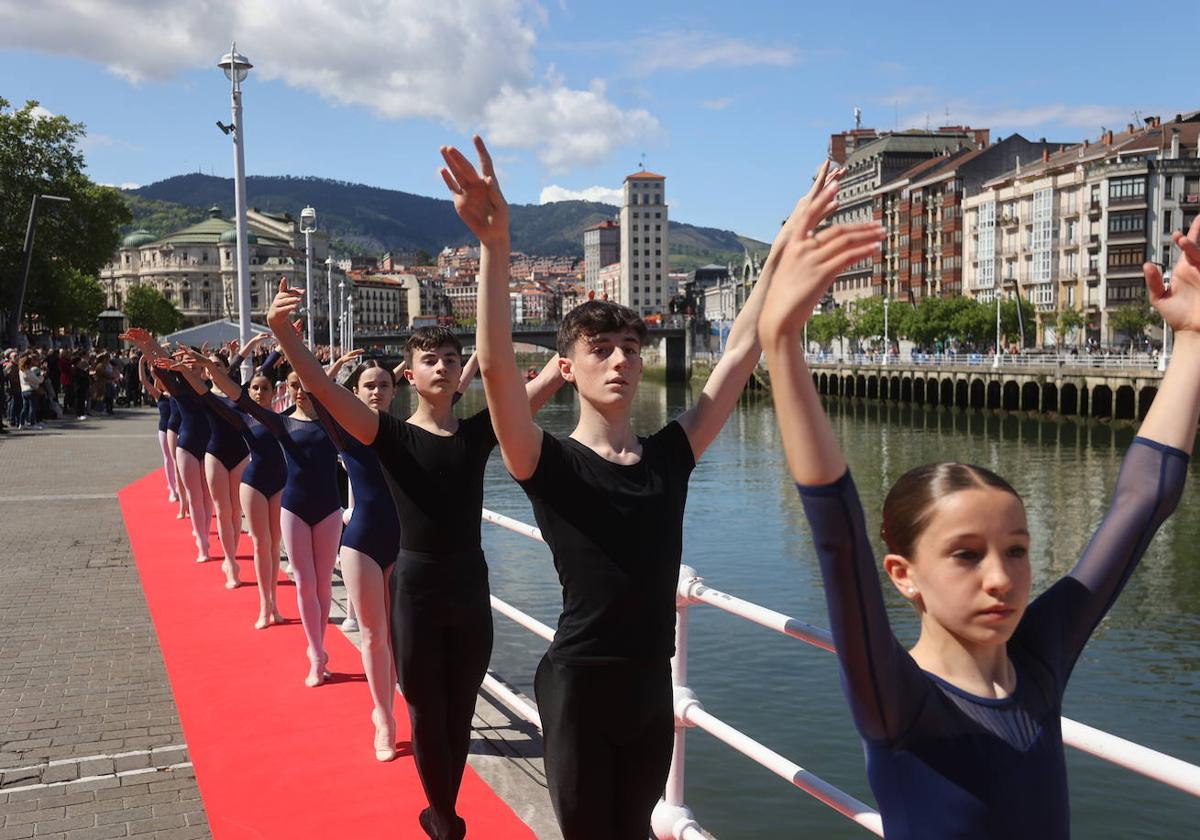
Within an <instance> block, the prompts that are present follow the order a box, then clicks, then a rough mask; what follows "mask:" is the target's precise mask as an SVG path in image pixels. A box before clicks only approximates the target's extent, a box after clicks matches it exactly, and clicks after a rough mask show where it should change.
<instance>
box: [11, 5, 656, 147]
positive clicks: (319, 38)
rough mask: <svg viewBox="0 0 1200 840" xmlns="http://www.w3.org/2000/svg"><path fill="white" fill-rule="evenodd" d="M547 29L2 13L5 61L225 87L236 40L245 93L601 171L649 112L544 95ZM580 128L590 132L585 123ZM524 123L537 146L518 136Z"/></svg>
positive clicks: (143, 11)
mask: <svg viewBox="0 0 1200 840" xmlns="http://www.w3.org/2000/svg"><path fill="white" fill-rule="evenodd" d="M545 19H546V18H545V10H544V8H543V7H542V6H541V5H540V4H539V3H537V2H536V0H439V2H437V3H430V2H428V0H366V2H360V3H346V4H342V3H338V4H333V3H330V2H329V1H328V0H291V2H289V3H279V2H275V0H206V2H200V3H178V2H170V0H139V2H128V0H124V1H122V0H89V2H79V0H41V2H38V3H29V2H25V0H0V48H5V47H9V48H19V49H32V50H38V51H41V52H49V53H56V54H60V55H69V56H74V57H81V58H84V59H88V60H91V61H95V62H98V63H100V64H103V65H104V66H106V67H107V68H108V69H109V70H110V71H112V72H113V73H115V74H117V75H119V76H121V77H123V78H125V79H128V80H129V81H131V82H134V83H140V82H146V81H160V80H165V79H169V78H172V77H173V76H175V75H176V74H178V73H179V72H180V71H183V70H189V69H194V68H208V69H211V71H212V73H213V74H215V75H217V78H218V79H219V78H220V77H219V72H218V71H217V69H216V67H215V64H216V61H217V59H218V58H219V57H220V55H221V54H222V53H224V52H226V51H227V50H228V49H229V46H228V44H229V41H230V38H231V33H236V34H237V38H238V43H239V50H240V51H241V52H244V53H245V54H246V55H247V56H248V57H249V59H250V60H251V61H252V62H253V63H254V64H255V68H254V70H253V71H252V75H251V84H253V80H254V79H255V78H258V79H278V80H281V81H283V82H285V83H286V84H288V85H290V86H292V87H295V88H298V89H301V90H307V91H311V92H313V93H315V94H317V95H319V96H321V97H323V98H324V99H326V100H329V101H331V102H337V103H341V104H347V105H357V106H363V107H366V108H369V109H370V110H372V111H374V112H375V113H377V114H379V115H381V116H383V117H386V118H391V119H406V118H424V119H434V120H441V121H445V122H447V123H449V124H451V125H453V126H454V127H455V128H457V129H459V130H470V129H473V128H477V127H479V126H480V125H481V124H482V126H483V127H485V128H487V129H489V130H493V131H496V132H498V133H499V134H500V135H502V136H503V138H505V139H501V137H495V136H494V137H492V138H491V139H492V142H493V143H496V144H497V145H513V146H518V147H521V148H533V149H535V150H536V151H537V153H538V156H539V157H540V158H541V159H542V160H543V161H547V162H548V165H551V166H553V167H555V168H556V169H565V168H568V167H570V166H572V165H575V164H579V163H591V162H595V161H596V160H598V159H599V158H601V157H603V156H604V155H606V154H608V152H609V151H611V150H612V149H613V148H614V147H615V146H616V145H619V144H621V143H627V142H630V141H632V140H633V139H635V138H639V137H640V133H641V132H646V131H651V132H652V131H654V130H656V129H657V126H658V124H657V122H656V121H655V120H654V118H653V117H651V116H650V115H649V114H647V113H646V112H645V111H639V110H632V111H626V110H623V109H622V108H620V107H619V106H618V105H616V104H614V103H613V102H611V101H610V100H609V99H608V98H607V96H606V94H605V92H604V88H603V86H602V85H599V86H598V85H596V84H594V83H593V85H592V86H591V87H589V88H587V89H582V90H580V89H574V88H571V87H569V86H567V85H566V84H565V83H563V82H561V81H555V82H553V83H549V84H548V83H545V82H539V81H538V80H537V78H536V77H537V75H538V74H537V66H536V61H535V60H534V57H533V49H534V46H535V44H536V42H537V35H536V32H535V27H537V26H540V25H544V22H545ZM219 83H220V82H218V81H217V79H214V84H219ZM517 105H519V106H523V107H528V106H533V105H547V106H550V107H552V108H553V114H554V115H555V116H558V117H563V116H565V117H567V118H569V119H571V120H572V122H571V124H570V125H567V126H562V125H560V124H558V123H555V122H551V121H548V120H546V119H544V118H543V117H542V115H541V114H528V113H520V112H513V111H512V110H511V108H512V107H513V106H517ZM585 116H587V117H590V118H593V121H592V122H591V124H587V125H584V124H581V123H580V119H581V117H585ZM530 118H532V119H533V120H534V121H535V122H536V123H537V124H538V125H539V127H540V128H542V129H543V134H542V135H541V136H540V137H534V136H532V135H531V134H530V132H528V131H526V130H523V129H522V128H521V123H522V122H524V121H525V120H527V119H530ZM606 132H608V133H607V134H606ZM580 133H582V135H583V136H579V135H580ZM509 138H511V139H512V141H513V142H509V141H508V139H509Z"/></svg>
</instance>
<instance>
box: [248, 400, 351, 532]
mask: <svg viewBox="0 0 1200 840" xmlns="http://www.w3.org/2000/svg"><path fill="white" fill-rule="evenodd" d="M237 405H238V408H240V409H241V410H242V411H244V412H246V413H247V414H249V415H250V416H251V417H253V418H254V419H255V420H257V421H258V422H259V423H261V424H262V425H264V426H266V427H267V429H268V430H269V431H270V433H271V434H272V435H274V436H275V439H276V440H278V441H279V445H280V446H281V447H283V454H284V458H285V459H286V460H287V483H286V484H285V485H284V488H283V499H282V501H281V504H282V505H283V507H285V508H286V509H287V510H289V511H291V512H292V513H294V514H295V515H296V516H299V517H300V518H301V519H303V520H304V521H305V522H307V523H308V524H309V525H316V524H317V523H319V522H320V521H321V520H323V519H324V518H325V517H327V516H329V514H331V513H333V512H334V511H336V510H340V509H341V507H342V500H341V499H340V498H339V497H338V487H337V450H336V449H334V446H333V442H332V441H330V440H329V435H327V434H325V430H324V429H323V428H321V424H320V423H318V422H317V421H316V420H307V421H306V420H297V419H296V418H295V417H293V416H291V415H288V414H276V413H275V412H274V411H271V410H270V409H268V408H263V407H262V406H261V405H259V404H258V403H256V402H255V401H254V400H252V399H250V395H249V394H248V393H246V390H245V389H244V388H243V389H242V394H241V396H240V397H238V401H237Z"/></svg>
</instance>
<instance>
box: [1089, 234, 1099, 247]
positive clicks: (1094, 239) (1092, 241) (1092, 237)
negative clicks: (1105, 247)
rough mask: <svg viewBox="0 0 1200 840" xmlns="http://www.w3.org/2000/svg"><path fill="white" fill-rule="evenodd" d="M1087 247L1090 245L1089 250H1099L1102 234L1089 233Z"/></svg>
mask: <svg viewBox="0 0 1200 840" xmlns="http://www.w3.org/2000/svg"><path fill="white" fill-rule="evenodd" d="M1087 247H1088V250H1089V251H1099V250H1100V234H1098V233H1091V234H1088V238H1087Z"/></svg>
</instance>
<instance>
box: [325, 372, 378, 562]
mask: <svg viewBox="0 0 1200 840" xmlns="http://www.w3.org/2000/svg"><path fill="white" fill-rule="evenodd" d="M308 400H309V402H311V403H312V407H313V409H314V410H315V411H316V414H317V419H318V420H319V421H320V422H321V425H322V426H323V427H324V429H325V433H326V434H327V435H329V439H330V440H331V441H333V445H334V446H335V447H336V448H337V451H338V453H339V454H340V455H341V458H342V465H343V466H345V468H346V475H347V476H348V477H349V479H350V487H351V489H352V490H353V491H354V507H353V508H352V512H351V514H350V524H349V525H347V526H346V529H345V530H344V531H342V545H344V546H346V547H347V548H352V549H354V550H355V551H361V552H362V553H363V554H366V555H367V556H368V557H370V558H371V559H372V560H374V561H375V562H376V563H378V564H379V566H380V567H381V568H384V569H386V568H387V567H388V566H391V565H392V563H394V562H395V560H396V553H397V552H398V551H399V549H400V515H399V513H397V504H396V499H395V497H394V496H393V495H392V488H391V485H390V484H389V483H388V479H387V477H386V476H385V474H384V472H383V467H382V466H381V465H380V463H379V457H378V456H377V455H376V454H375V452H374V450H372V449H371V447H369V446H367V445H366V444H364V443H362V442H361V441H359V440H358V438H356V437H354V435H352V434H350V433H349V432H347V431H346V430H345V429H343V428H342V427H341V425H340V424H339V423H338V422H337V420H335V419H333V415H331V414H330V413H329V411H328V410H327V409H326V408H325V406H323V405H322V404H321V403H320V402H319V401H318V400H317V398H316V397H314V396H313V395H312V394H311V393H310V394H309V395H308Z"/></svg>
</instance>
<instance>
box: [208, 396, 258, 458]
mask: <svg viewBox="0 0 1200 840" xmlns="http://www.w3.org/2000/svg"><path fill="white" fill-rule="evenodd" d="M209 394H211V391H210V392H209ZM209 394H204V395H202V396H201V400H200V403H201V405H203V406H204V407H205V408H206V409H207V410H209V411H211V410H212V406H213V403H212V401H210V400H208V399H206V397H207V396H208V395H209ZM213 396H216V395H215V394H214V395H213ZM208 426H209V433H208V443H207V444H206V445H205V447H204V451H205V452H206V453H208V454H209V455H212V456H213V457H214V458H216V459H217V460H218V461H220V462H221V465H222V466H224V467H225V469H227V470H231V469H233V468H234V467H236V466H237V465H238V464H240V463H241V462H242V459H244V458H245V457H246V456H247V455H249V454H250V449H249V447H247V446H246V441H244V440H243V439H242V434H241V431H240V430H239V429H237V428H235V427H234V426H233V425H232V424H230V423H221V422H218V421H217V420H216V418H211V421H210V422H209V424H208Z"/></svg>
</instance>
